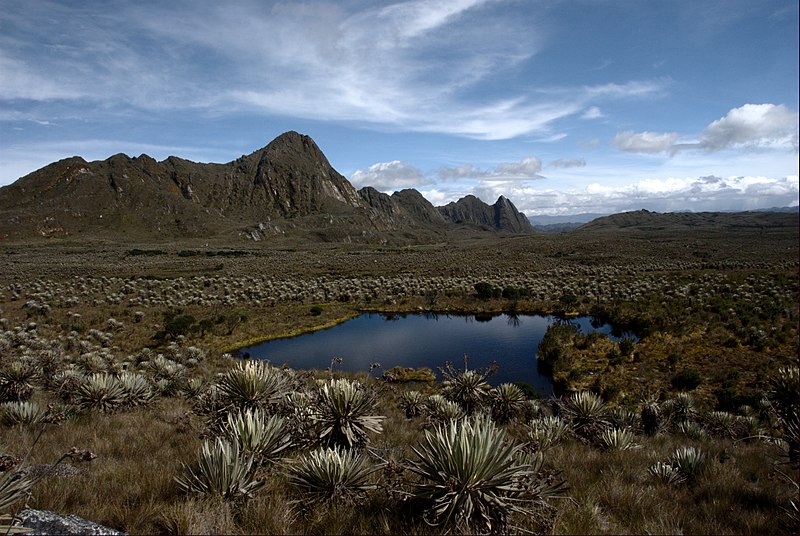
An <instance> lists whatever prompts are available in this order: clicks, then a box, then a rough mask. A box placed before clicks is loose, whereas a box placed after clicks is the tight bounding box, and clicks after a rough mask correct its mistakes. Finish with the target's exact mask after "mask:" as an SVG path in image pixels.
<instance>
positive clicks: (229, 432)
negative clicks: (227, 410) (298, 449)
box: [223, 409, 292, 463]
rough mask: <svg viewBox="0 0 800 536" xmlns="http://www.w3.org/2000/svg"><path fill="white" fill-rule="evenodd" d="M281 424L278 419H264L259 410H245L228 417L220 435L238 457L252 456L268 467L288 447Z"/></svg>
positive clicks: (275, 417) (287, 438)
mask: <svg viewBox="0 0 800 536" xmlns="http://www.w3.org/2000/svg"><path fill="white" fill-rule="evenodd" d="M285 424H286V422H285V420H284V419H283V418H282V417H279V416H277V415H272V416H271V417H269V418H267V416H266V414H264V412H263V411H262V410H260V409H248V410H245V411H243V412H240V413H237V414H236V415H233V414H228V417H227V419H226V421H225V424H224V425H223V431H224V433H225V436H226V437H227V438H228V439H229V440H230V441H231V442H233V443H236V444H238V445H239V448H240V449H241V451H242V453H244V454H248V455H252V456H254V457H255V460H256V461H257V462H259V463H271V462H274V461H276V460H277V459H278V457H279V456H280V454H281V453H282V452H283V451H285V450H286V449H287V448H289V447H290V446H291V444H292V443H291V437H290V436H289V433H288V431H287V430H286V426H285Z"/></svg>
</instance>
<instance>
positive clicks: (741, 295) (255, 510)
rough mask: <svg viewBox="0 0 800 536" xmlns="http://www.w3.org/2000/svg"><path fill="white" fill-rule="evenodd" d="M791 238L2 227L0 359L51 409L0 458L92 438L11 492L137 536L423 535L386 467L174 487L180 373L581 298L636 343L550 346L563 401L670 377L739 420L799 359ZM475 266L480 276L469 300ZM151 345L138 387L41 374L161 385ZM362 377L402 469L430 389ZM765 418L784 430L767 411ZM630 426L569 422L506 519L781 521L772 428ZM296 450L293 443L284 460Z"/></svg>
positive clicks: (187, 431) (591, 525)
mask: <svg viewBox="0 0 800 536" xmlns="http://www.w3.org/2000/svg"><path fill="white" fill-rule="evenodd" d="M798 255H799V253H798V228H797V227H779V228H767V229H757V228H740V229H731V228H727V229H716V230H715V229H710V228H707V227H706V228H700V229H696V230H685V229H682V230H681V231H680V232H676V230H674V229H662V230H648V231H647V232H642V231H638V230H635V229H629V230H609V231H595V232H591V233H587V232H574V233H570V234H563V235H560V234H559V235H536V236H530V237H506V238H491V239H489V238H487V239H479V238H471V239H464V240H462V241H460V242H458V243H448V244H433V245H427V246H416V247H397V248H385V247H375V246H363V245H349V246H344V245H330V244H323V245H319V244H317V245H313V246H311V245H305V244H300V243H291V242H262V243H253V242H241V243H236V244H235V245H231V244H224V243H207V242H201V241H195V242H186V243H180V244H172V243H158V244H114V243H108V242H95V243H78V242H69V241H57V240H48V241H40V242H33V243H11V244H0V259H2V262H0V317H1V318H2V320H0V322H2V325H0V333H2V334H3V339H2V341H1V342H2V345H0V371H6V370H9V369H10V367H12V364H13V363H15V362H21V363H24V364H26V366H27V365H30V366H31V367H34V368H35V369H36V370H37V371H38V373H37V374H36V375H34V376H32V377H31V378H30V381H29V383H30V385H31V386H32V387H33V391H32V394H31V395H30V399H31V400H32V401H34V402H37V403H38V404H39V406H40V407H41V408H45V407H47V405H48V404H51V405H52V406H51V409H50V414H51V415H54V414H59V415H60V416H61V417H63V418H62V420H60V421H58V422H57V423H50V424H43V423H36V424H30V425H14V426H9V425H5V426H3V427H2V428H0V433H1V435H0V454H6V455H10V456H11V457H13V458H18V459H22V460H24V465H26V466H36V465H42V464H47V463H52V462H54V461H55V460H57V459H58V458H60V457H61V455H62V454H64V453H65V452H66V451H68V450H69V449H70V448H71V447H73V446H74V447H77V448H78V449H89V450H90V451H91V452H93V453H94V454H96V455H97V458H96V459H94V460H92V461H90V462H84V463H78V462H74V465H75V467H76V469H77V470H76V474H75V475H71V476H69V475H68V476H48V477H46V479H45V480H44V481H41V482H40V483H39V484H37V485H36V486H35V487H34V489H33V495H32V496H31V497H30V499H29V500H28V504H29V505H30V506H31V507H33V508H40V509H47V510H53V511H57V512H61V513H74V514H77V515H80V516H82V517H86V518H88V519H92V520H94V521H96V522H99V523H102V524H106V525H108V526H112V527H114V528H118V529H122V530H125V531H128V532H133V533H150V532H159V531H162V532H163V531H166V532H177V533H180V532H184V533H185V532H195V533H207V532H214V533H253V532H256V533H297V532H299V533H307V532H315V533H320V532H323V533H340V532H341V533H347V532H362V533H396V532H409V533H429V532H431V531H436V530H439V529H435V528H434V527H431V526H429V525H427V524H426V523H425V522H424V521H423V520H422V517H421V516H420V515H419V512H418V510H417V509H416V508H418V505H417V504H416V503H415V502H414V501H413V500H406V499H404V498H403V497H400V496H399V495H398V494H397V493H396V492H395V491H396V490H394V489H393V485H395V487H396V488H398V489H407V488H408V486H409V485H411V484H413V482H414V480H413V478H412V477H410V476H409V475H408V473H407V472H406V473H403V472H402V471H400V473H401V474H399V476H398V475H393V476H391V475H388V473H387V472H386V471H384V472H382V473H379V474H376V476H375V477H374V478H375V480H376V484H377V485H378V488H377V489H376V490H375V491H373V492H371V493H370V494H369V495H368V496H367V497H366V499H364V501H366V502H365V503H363V504H364V505H365V506H363V507H360V508H355V507H347V508H345V507H342V506H341V505H337V504H326V505H322V506H318V507H316V508H315V509H314V510H312V511H310V512H308V511H306V512H302V513H300V512H298V511H297V510H296V509H287V508H286V507H285V504H284V503H285V501H287V500H290V499H294V498H297V497H296V496H295V495H294V494H295V492H294V491H293V490H292V488H291V487H290V486H289V485H288V484H287V482H286V476H285V474H284V472H283V471H282V470H281V469H280V466H267V467H264V468H263V469H262V473H261V477H262V478H264V479H265V480H266V485H265V487H264V488H262V490H261V491H260V492H258V494H257V495H256V496H255V497H254V498H252V499H250V500H247V501H223V500H207V499H203V498H202V497H194V496H193V497H191V498H189V499H187V497H186V496H185V495H183V494H182V493H181V492H180V490H179V489H178V486H177V485H176V483H175V481H174V480H173V478H174V477H175V476H178V475H179V474H180V473H181V470H182V469H181V467H182V465H181V464H182V463H185V464H191V463H193V462H194V460H195V453H196V452H197V451H198V449H199V448H200V445H201V442H202V440H203V439H205V438H208V437H210V436H212V435H214V433H215V432H214V429H213V427H210V426H209V422H208V420H207V418H206V417H207V416H204V415H203V414H202V412H201V411H199V410H198V407H197V401H198V399H199V397H198V393H200V392H201V390H197V391H195V390H193V389H192V388H190V387H189V380H190V379H196V380H197V382H198V385H202V386H204V387H203V388H207V387H208V385H209V384H211V383H213V382H216V381H217V380H218V379H219V375H220V374H222V373H225V372H226V371H227V370H229V369H230V368H231V367H232V366H233V361H232V360H231V359H230V358H228V357H226V355H225V353H226V352H229V351H231V350H232V349H234V348H237V347H240V346H245V345H247V344H251V343H253V342H255V341H258V340H265V339H269V338H274V337H281V336H287V335H293V334H298V333H303V332H306V331H309V330H314V329H317V328H319V327H324V326H329V325H331V324H333V323H336V322H338V321H341V320H343V319H347V318H349V317H351V316H352V315H354V314H357V313H358V312H360V311H364V310H370V311H391V312H413V311H437V312H470V313H481V312H483V313H485V312H499V311H506V312H518V313H523V312H533V313H556V314H565V313H566V314H575V313H578V314H593V315H596V316H599V317H603V318H605V319H608V320H611V321H612V322H617V323H619V324H622V325H625V326H628V327H631V328H634V329H635V330H636V331H637V332H638V334H639V336H640V340H639V342H637V343H635V344H633V346H631V347H620V345H619V344H616V343H613V342H610V341H608V340H607V339H604V338H599V339H598V338H586V337H580V336H576V337H567V338H565V339H563V340H561V341H559V345H560V346H559V353H558V357H557V358H556V359H554V361H553V374H554V378H555V380H556V381H557V382H558V384H559V386H560V388H561V389H562V391H563V392H564V393H565V394H566V395H568V394H569V393H571V392H579V391H585V390H591V391H593V392H596V393H597V394H598V395H600V396H601V397H602V398H603V399H604V401H605V402H606V403H607V404H608V406H609V408H626V409H628V410H629V411H630V412H632V413H634V414H635V415H641V411H642V399H643V397H645V396H646V395H647V394H651V395H657V396H658V397H659V400H660V401H662V402H663V401H666V400H669V399H671V398H674V397H676V396H677V394H678V393H687V392H688V393H689V394H690V395H691V397H692V398H693V400H694V402H695V403H696V406H697V412H698V415H706V414H708V413H710V412H711V411H713V410H724V411H726V412H730V413H731V414H732V415H733V414H738V415H739V416H740V417H743V418H744V417H745V416H746V415H745V413H747V412H748V411H750V410H752V411H754V412H755V411H757V408H758V404H759V402H760V401H761V399H762V398H763V397H764V395H765V394H766V393H768V392H769V390H770V385H771V384H770V381H771V378H772V377H774V375H775V374H776V373H777V371H778V369H779V368H781V367H787V366H796V365H797V355H798V266H799V263H798ZM478 283H487V284H488V285H489V286H490V288H491V289H496V292H494V293H489V294H488V295H482V296H479V295H478V293H476V287H475V285H476V284H478ZM503 291H506V292H503ZM157 354H162V355H163V356H164V357H166V358H167V359H170V360H171V361H172V362H173V363H178V364H179V365H180V366H181V367H183V370H184V372H182V373H181V377H180V378H179V381H178V380H176V383H175V385H172V386H168V385H167V384H166V383H163V382H162V383H161V384H160V386H159V387H158V388H157V389H155V390H156V391H157V392H158V395H157V396H156V397H155V398H154V399H153V400H152V401H149V402H148V403H146V404H142V405H140V406H137V407H133V408H127V409H123V407H122V406H121V407H119V408H117V409H116V410H115V411H111V412H103V411H98V410H96V409H85V408H84V409H81V408H80V407H79V406H78V404H77V403H76V402H75V401H74V400H73V399H71V398H70V397H69V396H68V395H69V393H66V394H65V393H64V391H63V390H62V391H59V387H58V381H57V380H56V379H57V378H59V379H63V376H59V373H63V372H64V371H65V370H67V369H69V370H77V371H79V372H80V373H82V374H84V375H85V374H89V373H92V372H108V373H112V374H120V373H121V372H122V371H123V370H127V371H140V372H141V373H142V374H143V375H146V376H147V377H148V378H149V379H150V380H151V381H152V382H153V385H154V386H155V385H156V382H157V381H158V379H159V378H161V379H163V378H165V377H166V373H165V372H163V371H162V372H158V371H156V370H155V368H156V367H155V366H154V365H153V363H154V362H156V359H155V356H156V355H157ZM344 358H345V359H346V356H344ZM384 366H385V367H386V368H389V367H390V366H391V364H388V363H384ZM48 367H49V368H48ZM334 372H335V371H334ZM365 373H366V371H365ZM159 374H161V376H159ZM315 377H317V378H325V377H328V372H326V371H317V372H315V373H314V375H313V376H308V377H307V378H306V381H307V382H308V385H310V386H313V385H314V378H315ZM358 378H359V379H360V381H361V382H363V383H364V384H365V385H366V386H367V387H368V388H369V389H370V390H372V391H373V392H374V393H375V394H376V406H375V412H376V414H378V415H383V416H386V417H387V418H386V419H385V420H384V422H383V429H384V432H383V433H382V434H380V435H375V436H374V437H373V438H372V441H371V444H372V446H371V448H372V449H373V453H381V454H382V455H383V458H384V459H386V457H387V456H389V457H391V458H392V459H393V460H397V461H398V463H399V464H400V465H401V466H402V464H403V463H405V462H404V460H407V459H411V458H413V457H414V456H413V453H412V451H411V447H412V446H414V445H417V444H418V442H419V441H420V439H421V438H422V430H423V429H426V428H428V429H430V428H432V427H433V425H434V421H432V420H431V419H430V418H423V417H413V419H412V420H411V421H409V420H408V419H407V417H406V416H405V414H404V413H403V412H402V411H401V410H400V409H399V405H398V404H399V401H400V400H401V397H402V395H403V393H405V392H407V391H410V390H420V391H423V392H424V393H425V395H426V396H428V395H431V394H435V393H438V392H439V386H438V385H424V386H421V385H416V384H414V385H398V384H389V383H385V382H381V381H378V380H374V379H372V377H371V376H369V375H367V374H360V375H358ZM676 378H677V380H676ZM687 382H688V383H687ZM742 406H748V407H749V408H750V410H748V409H742ZM555 407H556V408H558V405H557V404H556V405H555ZM609 411H610V410H609ZM742 412H745V413H742ZM556 413H558V410H557V409H556ZM748 415H749V414H748ZM526 419H527V417H525V418H523V417H522V416H519V417H518V418H515V419H512V422H511V424H508V425H505V426H506V428H507V430H508V431H509V435H510V437H512V438H514V439H515V440H518V441H520V442H525V441H526V438H527V437H529V436H528V435H527V434H528V429H527V428H526V427H527V426H528V424H527V420H526ZM634 420H635V419H634ZM696 420H697V423H698V424H701V425H702V424H703V423H705V422H706V421H704V420H703V418H701V417H697V419H696ZM754 426H755V424H754ZM760 426H762V428H761V430H762V432H763V433H764V434H766V435H773V436H774V435H780V432H781V429H780V425H779V424H776V423H775V422H772V424H770V423H769V422H768V421H764V422H762V423H761V425H760ZM707 428H708V427H707ZM631 429H633V430H635V431H636V440H637V443H638V444H639V445H640V447H641V448H638V449H635V450H625V451H622V452H616V451H613V450H611V451H610V450H606V449H601V448H598V447H597V446H596V445H595V444H593V443H592V442H591V441H589V442H587V441H586V440H585V438H583V439H582V438H581V437H580V435H579V434H578V435H570V436H568V437H567V438H566V439H564V440H563V441H561V442H560V443H558V444H557V445H556V446H554V447H553V448H552V449H550V450H548V452H547V453H546V454H547V456H546V467H547V471H549V472H552V473H553V474H556V473H558V474H560V475H561V478H563V479H564V480H565V481H566V484H567V485H568V486H569V492H568V493H567V497H566V498H561V499H551V500H550V501H549V502H548V504H549V505H550V506H549V507H547V508H544V509H542V510H541V515H540V516H538V517H537V519H535V520H534V519H531V520H527V521H526V520H517V524H518V525H520V526H522V527H523V528H526V529H529V530H534V531H544V532H554V533H613V534H617V533H622V532H633V533H644V532H648V533H678V532H687V533H698V532H705V533H709V532H710V533H742V534H746V533H780V532H787V533H791V532H792V531H793V530H796V527H795V526H793V525H792V523H794V522H796V516H795V517H794V518H792V517H791V515H790V513H787V509H788V510H789V512H790V511H791V508H792V507H791V506H790V503H789V500H790V499H792V498H795V499H796V496H797V488H796V482H797V480H798V478H797V475H796V474H794V473H793V471H795V470H796V469H792V468H791V467H788V468H787V466H786V465H782V462H783V461H784V458H785V450H786V444H785V442H781V441H780V440H764V439H752V438H750V439H747V436H743V435H736V434H733V433H731V434H715V433H697V434H692V433H688V434H687V433H685V430H684V431H683V432H680V431H679V429H678V426H677V423H675V426H674V427H672V428H664V429H663V430H661V431H660V432H659V433H657V434H655V435H647V434H645V433H644V432H643V431H642V423H641V420H640V421H639V422H638V424H635V423H634V424H632V425H631ZM709 429H710V428H709ZM686 445H692V446H697V447H699V448H702V449H703V450H704V452H705V453H706V455H707V457H708V460H709V461H708V464H707V465H708V469H707V470H706V471H705V472H704V473H703V475H702V476H701V477H700V478H699V479H698V480H697V481H696V482H694V483H693V484H692V485H682V486H677V487H676V486H672V487H670V486H668V485H665V484H663V483H662V482H659V481H657V480H654V479H653V478H651V477H650V476H649V474H648V467H649V466H651V465H652V464H653V463H655V462H656V461H659V460H666V459H668V458H669V456H670V454H671V453H672V452H673V451H674V450H675V449H676V448H678V447H680V446H686ZM302 452H303V448H301V447H295V448H294V449H293V450H292V451H291V452H290V453H289V454H288V456H289V458H291V457H292V456H295V457H296V456H298V455H299V454H300V453H302ZM376 460H377V458H376ZM784 474H787V475H789V476H792V475H793V480H792V479H791V478H788V477H786V476H784ZM392 483H394V484H392ZM398 512H400V514H398ZM0 513H2V512H0Z"/></svg>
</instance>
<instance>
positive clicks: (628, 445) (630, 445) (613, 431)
mask: <svg viewBox="0 0 800 536" xmlns="http://www.w3.org/2000/svg"><path fill="white" fill-rule="evenodd" d="M635 440H636V436H635V435H634V434H633V432H632V431H631V430H630V429H629V428H608V429H606V430H603V431H602V432H601V433H600V444H601V445H602V446H603V448H605V449H607V450H629V449H635V448H639V445H638V444H637V443H636V441H635Z"/></svg>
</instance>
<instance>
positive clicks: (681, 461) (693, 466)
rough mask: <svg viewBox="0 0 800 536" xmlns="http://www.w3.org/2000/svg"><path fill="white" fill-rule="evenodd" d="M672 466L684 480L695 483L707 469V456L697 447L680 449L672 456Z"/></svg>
mask: <svg viewBox="0 0 800 536" xmlns="http://www.w3.org/2000/svg"><path fill="white" fill-rule="evenodd" d="M670 464H671V465H672V466H673V467H674V468H675V469H676V470H677V471H678V472H679V473H680V475H681V476H682V477H683V478H684V480H686V481H688V482H691V481H694V480H695V479H696V478H697V477H698V476H700V474H701V473H702V472H703V471H704V470H705V468H706V455H705V454H704V453H703V451H702V450H700V449H698V448H695V447H680V448H678V449H676V450H675V452H674V453H673V454H672V459H671V460H670Z"/></svg>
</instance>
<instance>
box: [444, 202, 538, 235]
mask: <svg viewBox="0 0 800 536" xmlns="http://www.w3.org/2000/svg"><path fill="white" fill-rule="evenodd" d="M438 210H439V214H441V215H442V216H443V217H444V218H445V219H446V220H449V221H451V222H453V223H457V224H472V225H477V226H479V227H482V228H484V229H495V230H501V229H502V230H504V231H508V232H511V233H530V232H533V227H532V226H531V223H530V222H529V221H528V218H526V217H525V215H524V214H522V213H521V212H519V211H517V209H516V207H514V205H513V204H512V203H511V201H509V200H508V199H506V198H505V197H503V196H502V195H501V196H500V197H499V198H498V199H497V202H496V203H495V204H494V205H491V206H490V205H487V204H486V203H484V202H483V201H481V200H480V199H478V198H477V197H475V196H474V195H468V196H466V197H463V198H461V199H459V200H458V201H456V202H455V203H448V204H447V205H445V206H443V207H439V208H438Z"/></svg>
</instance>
